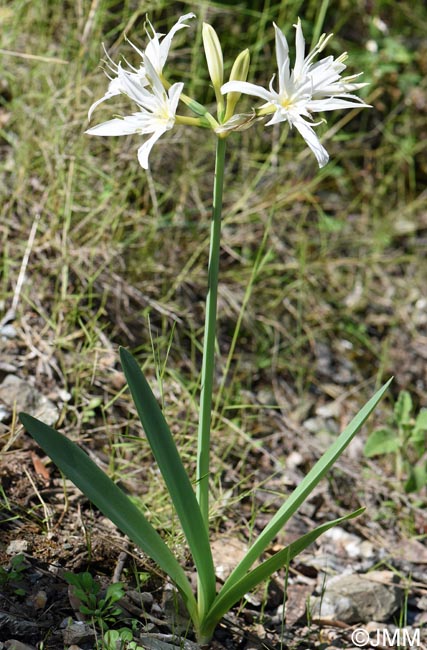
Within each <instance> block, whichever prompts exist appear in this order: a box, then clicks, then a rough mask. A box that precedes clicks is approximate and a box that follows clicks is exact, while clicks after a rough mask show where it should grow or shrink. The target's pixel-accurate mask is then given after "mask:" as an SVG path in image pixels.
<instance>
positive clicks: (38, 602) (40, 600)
mask: <svg viewBox="0 0 427 650" xmlns="http://www.w3.org/2000/svg"><path fill="white" fill-rule="evenodd" d="M31 600H32V602H33V606H34V609H44V608H45V607H46V603H47V593H46V592H45V591H44V589H39V591H38V592H37V593H36V594H34V596H32V598H31Z"/></svg>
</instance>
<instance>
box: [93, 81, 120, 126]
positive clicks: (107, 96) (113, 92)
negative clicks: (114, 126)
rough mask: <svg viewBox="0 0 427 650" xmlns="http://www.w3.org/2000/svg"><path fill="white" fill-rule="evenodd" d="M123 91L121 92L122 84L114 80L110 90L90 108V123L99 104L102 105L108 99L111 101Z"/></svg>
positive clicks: (111, 82) (109, 87)
mask: <svg viewBox="0 0 427 650" xmlns="http://www.w3.org/2000/svg"><path fill="white" fill-rule="evenodd" d="M120 93H121V90H120V83H119V80H118V79H112V80H111V81H110V83H109V86H108V90H107V92H106V93H105V95H104V96H103V97H101V99H98V100H97V101H96V102H94V103H93V104H92V106H91V107H90V108H89V111H88V114H87V119H88V120H89V121H90V118H91V117H92V113H93V111H94V110H95V108H96V107H97V106H99V104H102V102H105V101H106V100H107V99H110V97H114V96H115V95H120Z"/></svg>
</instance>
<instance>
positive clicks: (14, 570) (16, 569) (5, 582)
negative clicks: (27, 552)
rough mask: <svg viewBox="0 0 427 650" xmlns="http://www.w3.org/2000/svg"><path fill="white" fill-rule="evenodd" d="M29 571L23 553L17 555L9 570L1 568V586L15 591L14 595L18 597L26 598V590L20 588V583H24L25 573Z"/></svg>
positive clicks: (12, 560)
mask: <svg viewBox="0 0 427 650" xmlns="http://www.w3.org/2000/svg"><path fill="white" fill-rule="evenodd" d="M27 569H28V565H27V563H26V562H25V556H24V555H23V554H22V553H19V554H18V555H15V556H14V557H13V558H12V559H11V561H10V566H9V568H8V569H4V568H3V567H0V586H2V587H9V588H11V589H13V593H14V594H16V595H17V596H25V589H23V588H22V587H19V583H20V582H22V579H23V574H24V571H26V570H27Z"/></svg>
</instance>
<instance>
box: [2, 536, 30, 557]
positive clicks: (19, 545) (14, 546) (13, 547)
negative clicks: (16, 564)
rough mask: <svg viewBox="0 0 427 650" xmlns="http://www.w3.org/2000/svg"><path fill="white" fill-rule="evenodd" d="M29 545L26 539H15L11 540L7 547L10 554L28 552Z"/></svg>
mask: <svg viewBox="0 0 427 650" xmlns="http://www.w3.org/2000/svg"><path fill="white" fill-rule="evenodd" d="M28 548H29V545H28V541H27V540H26V539H14V540H12V541H11V542H10V544H9V546H8V547H7V549H6V553H7V554H8V555H17V554H18V553H26V552H27V551H28Z"/></svg>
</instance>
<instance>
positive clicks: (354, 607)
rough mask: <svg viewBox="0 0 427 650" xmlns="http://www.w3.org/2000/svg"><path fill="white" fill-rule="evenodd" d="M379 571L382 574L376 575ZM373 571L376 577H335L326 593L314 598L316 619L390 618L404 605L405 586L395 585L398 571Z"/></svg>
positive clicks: (352, 575)
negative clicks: (395, 572) (395, 575)
mask: <svg viewBox="0 0 427 650" xmlns="http://www.w3.org/2000/svg"><path fill="white" fill-rule="evenodd" d="M379 573H380V574H382V575H381V576H379V575H375V574H379ZM372 574H374V575H373V577H372V579H371V578H370V576H371V574H367V575H364V576H359V575H357V574H350V575H345V576H342V575H341V576H335V577H334V578H331V579H330V580H329V581H328V582H327V583H326V586H325V589H324V591H323V593H322V595H321V596H312V597H311V599H310V611H311V615H312V616H313V618H327V619H330V620H339V621H342V622H344V623H365V622H368V621H386V620H387V619H388V618H390V616H392V614H394V612H395V611H396V610H397V609H398V607H399V606H400V604H401V602H402V595H403V594H402V589H400V588H399V586H398V585H396V584H394V577H393V576H394V574H392V573H391V572H390V571H380V572H377V571H374V572H372ZM384 574H387V576H385V575H384ZM385 581H387V584H385Z"/></svg>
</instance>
